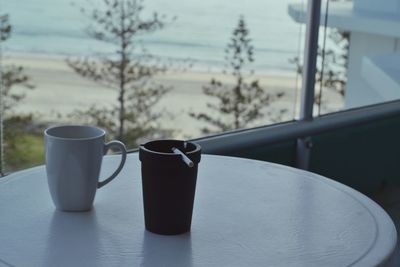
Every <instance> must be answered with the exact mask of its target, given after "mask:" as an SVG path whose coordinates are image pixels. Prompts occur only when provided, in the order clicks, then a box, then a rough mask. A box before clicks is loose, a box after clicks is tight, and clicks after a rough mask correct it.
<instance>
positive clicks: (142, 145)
mask: <svg viewBox="0 0 400 267" xmlns="http://www.w3.org/2000/svg"><path fill="white" fill-rule="evenodd" d="M165 141H179V142H187V143H190V144H192V145H194V146H195V149H193V150H192V151H189V152H186V153H185V154H188V155H191V154H196V153H198V152H199V151H200V150H201V147H200V145H199V144H196V143H195V142H191V141H184V140H178V139H158V140H152V141H149V142H147V143H145V144H141V145H140V146H139V149H140V150H142V151H146V152H147V153H152V154H156V155H165V156H173V157H180V156H179V155H177V154H174V153H173V152H159V151H154V150H150V149H148V148H147V147H145V145H147V144H148V143H153V142H165Z"/></svg>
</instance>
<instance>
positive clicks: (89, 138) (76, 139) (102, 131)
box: [44, 124, 106, 141]
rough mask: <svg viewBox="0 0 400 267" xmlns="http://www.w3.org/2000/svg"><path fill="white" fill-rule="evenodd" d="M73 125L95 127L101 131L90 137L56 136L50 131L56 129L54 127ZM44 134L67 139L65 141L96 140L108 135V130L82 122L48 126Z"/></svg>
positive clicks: (70, 126) (69, 126)
mask: <svg viewBox="0 0 400 267" xmlns="http://www.w3.org/2000/svg"><path fill="white" fill-rule="evenodd" d="M73 127H80V128H90V129H95V130H96V131H99V134H98V135H93V136H89V137H82V138H69V137H60V136H56V135H52V134H50V133H49V131H51V130H54V129H58V128H73ZM44 135H45V136H46V137H50V138H54V139H58V140H65V141H80V140H82V141H84V140H94V139H98V138H101V137H104V136H105V135H106V131H105V130H103V129H101V128H98V127H95V126H90V125H80V124H68V125H57V126H51V127H49V128H47V129H46V130H45V131H44Z"/></svg>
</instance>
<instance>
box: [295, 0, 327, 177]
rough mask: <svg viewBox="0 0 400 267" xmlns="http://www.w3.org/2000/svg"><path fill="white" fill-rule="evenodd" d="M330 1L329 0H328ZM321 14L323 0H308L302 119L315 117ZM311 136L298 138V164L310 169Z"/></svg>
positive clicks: (307, 119)
mask: <svg viewBox="0 0 400 267" xmlns="http://www.w3.org/2000/svg"><path fill="white" fill-rule="evenodd" d="M328 1H329V0H328ZM320 16H321V0H308V7H307V26H306V27H307V28H306V38H305V46H304V65H303V80H302V88H301V106H300V118H299V120H302V121H311V120H312V119H313V106H314V87H315V73H316V69H317V67H316V64H317V55H318V31H319V21H320ZM311 146H312V142H311V139H310V138H309V137H304V138H298V139H297V150H296V166H297V167H298V168H301V169H306V170H307V169H308V166H309V158H310V149H311Z"/></svg>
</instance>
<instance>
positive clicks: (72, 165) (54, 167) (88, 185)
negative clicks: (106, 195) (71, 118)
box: [44, 125, 127, 211]
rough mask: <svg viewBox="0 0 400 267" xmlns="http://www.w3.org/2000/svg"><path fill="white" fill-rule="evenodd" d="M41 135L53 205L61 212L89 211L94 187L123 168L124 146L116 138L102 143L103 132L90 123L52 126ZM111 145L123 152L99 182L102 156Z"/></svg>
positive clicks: (99, 186) (111, 177)
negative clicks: (114, 168) (113, 167)
mask: <svg viewBox="0 0 400 267" xmlns="http://www.w3.org/2000/svg"><path fill="white" fill-rule="evenodd" d="M44 136H45V148H46V172H47V181H48V184H49V190H50V194H51V197H52V199H53V202H54V205H55V206H56V208H57V209H58V210H62V211H87V210H90V209H91V208H92V206H93V200H94V197H95V194H96V190H97V188H101V187H102V186H104V185H106V184H107V183H109V182H110V181H111V180H112V179H114V178H115V177H116V176H117V175H118V173H119V172H120V171H121V170H122V167H123V166H124V164H125V160H126V153H127V152H126V148H125V145H124V144H123V143H121V142H119V141H111V142H109V143H105V131H104V130H102V129H99V128H96V127H92V126H83V125H67V126H56V127H51V128H49V129H47V130H45V132H44ZM113 146H115V147H117V148H118V149H119V150H120V151H121V152H122V158H121V163H120V164H119V166H118V168H117V169H116V171H115V172H114V173H113V174H112V175H111V176H110V177H108V178H107V179H105V180H103V181H99V174H100V168H101V162H102V159H103V155H105V154H106V153H107V151H108V150H109V149H110V148H111V147H113Z"/></svg>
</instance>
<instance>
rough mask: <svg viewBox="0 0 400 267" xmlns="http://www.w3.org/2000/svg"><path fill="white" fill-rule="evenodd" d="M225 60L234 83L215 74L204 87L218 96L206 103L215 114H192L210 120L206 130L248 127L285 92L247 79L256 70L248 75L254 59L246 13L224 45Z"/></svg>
mask: <svg viewBox="0 0 400 267" xmlns="http://www.w3.org/2000/svg"><path fill="white" fill-rule="evenodd" d="M225 61H226V70H225V71H224V73H227V74H229V75H231V76H232V77H233V79H234V81H235V84H234V85H229V84H224V83H222V82H221V81H219V80H217V79H215V78H212V79H211V81H210V83H209V84H208V85H206V86H204V87H203V93H204V94H206V95H207V96H210V97H212V98H214V100H215V99H216V100H217V103H208V104H207V107H208V110H209V111H211V112H212V114H213V115H209V113H206V112H201V113H193V112H192V113H190V114H189V115H190V116H191V117H193V118H195V119H197V120H201V121H204V122H206V123H207V124H208V125H207V126H205V127H204V128H203V129H202V132H203V133H212V132H223V131H228V130H234V129H241V128H245V127H249V126H250V125H251V124H252V123H253V122H254V121H256V120H257V119H260V118H262V117H264V116H265V113H264V109H265V108H266V107H268V106H269V105H270V104H271V103H272V102H273V101H275V100H276V99H278V98H281V97H282V96H283V93H277V94H269V93H267V92H266V91H265V89H264V88H262V87H261V86H260V84H259V81H258V80H256V79H254V80H250V81H248V79H247V78H248V77H251V76H252V74H253V71H250V73H248V75H247V76H246V71H245V68H246V66H247V65H248V64H250V63H252V62H254V47H253V45H252V44H251V39H250V38H249V30H248V29H247V26H246V24H245V21H244V18H243V17H240V19H239V22H238V25H237V26H236V28H235V29H234V31H233V33H232V37H231V39H230V42H229V43H228V45H227V47H226V49H225ZM281 112H282V111H281ZM210 126H211V128H210Z"/></svg>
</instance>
